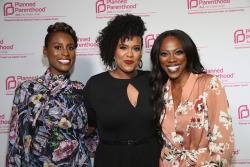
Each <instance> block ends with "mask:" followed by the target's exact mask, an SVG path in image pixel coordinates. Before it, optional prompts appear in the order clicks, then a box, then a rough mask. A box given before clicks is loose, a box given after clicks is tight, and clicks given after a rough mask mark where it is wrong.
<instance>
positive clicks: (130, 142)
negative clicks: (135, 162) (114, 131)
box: [100, 134, 155, 146]
mask: <svg viewBox="0 0 250 167" xmlns="http://www.w3.org/2000/svg"><path fill="white" fill-rule="evenodd" d="M154 137H155V134H153V135H151V136H149V137H145V138H141V139H130V140H120V141H111V140H102V139H101V140H100V143H102V144H106V145H125V146H136V145H140V144H147V143H149V142H150V141H151V140H152V139H153V138H154Z"/></svg>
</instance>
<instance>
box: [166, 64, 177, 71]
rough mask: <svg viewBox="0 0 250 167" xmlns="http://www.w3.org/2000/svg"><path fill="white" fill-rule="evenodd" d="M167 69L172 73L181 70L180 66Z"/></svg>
mask: <svg viewBox="0 0 250 167" xmlns="http://www.w3.org/2000/svg"><path fill="white" fill-rule="evenodd" d="M167 68H168V70H169V71H170V72H176V71H177V70H178V69H179V68H180V65H178V66H169V67H167Z"/></svg>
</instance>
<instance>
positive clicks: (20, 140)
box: [7, 86, 32, 166]
mask: <svg viewBox="0 0 250 167" xmlns="http://www.w3.org/2000/svg"><path fill="white" fill-rule="evenodd" d="M27 96H28V94H27V93H26V90H25V89H24V88H22V86H19V87H17V88H16V90H15V96H14V100H13V106H12V113H11V123H10V135H9V147H8V155H7V166H25V165H26V163H28V161H29V149H30V148H29V147H30V143H31V140H32V139H31V137H30V135H29V127H28V126H29V123H27V122H28V121H27V119H28V118H27V117H28V109H27V105H26V104H27V99H28V98H27Z"/></svg>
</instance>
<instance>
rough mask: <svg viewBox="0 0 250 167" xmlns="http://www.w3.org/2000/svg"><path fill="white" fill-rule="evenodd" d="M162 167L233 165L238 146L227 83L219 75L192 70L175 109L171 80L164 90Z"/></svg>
mask: <svg viewBox="0 0 250 167" xmlns="http://www.w3.org/2000/svg"><path fill="white" fill-rule="evenodd" d="M164 100H165V101H164V102H165V109H164V111H163V112H162V114H161V119H160V121H161V125H162V137H163V140H164V147H163V148H162V152H161V158H160V167H167V166H171V167H172V166H176V167H177V166H178V167H179V166H180V167H183V166H197V167H200V166H230V162H231V159H232V152H233V149H234V135H233V129H232V119H231V116H230V112H229V108H228V107H229V105H228V101H227V97H226V92H225V89H224V85H223V83H222V82H221V81H220V79H219V78H217V77H216V76H212V75H209V74H193V73H191V74H190V76H189V79H188V80H187V83H186V84H185V86H184V87H183V92H182V96H181V102H180V105H179V106H178V107H177V109H176V111H174V107H173V97H172V92H171V80H168V81H167V83H166V86H165V89H164Z"/></svg>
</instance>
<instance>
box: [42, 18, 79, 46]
mask: <svg viewBox="0 0 250 167" xmlns="http://www.w3.org/2000/svg"><path fill="white" fill-rule="evenodd" d="M47 32H48V33H47V35H46V36H45V40H44V46H45V48H48V43H49V41H50V39H51V37H52V35H53V34H54V33H56V32H64V33H67V34H69V35H70V36H71V37H72V38H73V41H74V44H75V48H77V36H76V32H75V31H74V30H73V28H72V27H71V26H70V25H68V24H66V23H64V22H56V23H55V24H52V25H50V26H49V27H48V29H47Z"/></svg>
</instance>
